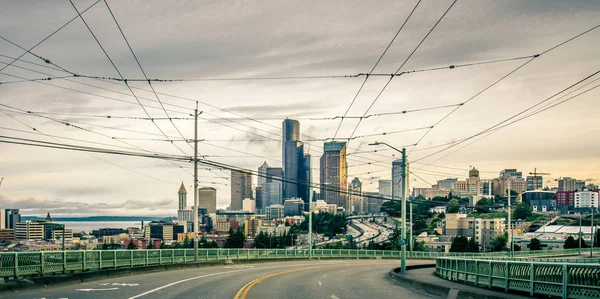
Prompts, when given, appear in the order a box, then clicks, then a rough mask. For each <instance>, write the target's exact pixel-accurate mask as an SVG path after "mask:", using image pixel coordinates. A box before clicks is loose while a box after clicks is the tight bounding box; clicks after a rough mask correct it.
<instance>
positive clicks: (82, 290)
mask: <svg viewBox="0 0 600 299" xmlns="http://www.w3.org/2000/svg"><path fill="white" fill-rule="evenodd" d="M118 289H119V288H108V289H75V290H76V291H81V292H91V291H114V290H118Z"/></svg>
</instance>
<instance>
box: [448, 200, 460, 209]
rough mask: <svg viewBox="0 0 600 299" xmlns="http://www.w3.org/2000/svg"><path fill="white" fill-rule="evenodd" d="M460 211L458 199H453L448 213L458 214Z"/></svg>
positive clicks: (449, 204) (449, 203)
mask: <svg viewBox="0 0 600 299" xmlns="http://www.w3.org/2000/svg"><path fill="white" fill-rule="evenodd" d="M459 210H460V204H459V203H458V199H456V198H453V199H451V200H450V202H448V213H458V212H459Z"/></svg>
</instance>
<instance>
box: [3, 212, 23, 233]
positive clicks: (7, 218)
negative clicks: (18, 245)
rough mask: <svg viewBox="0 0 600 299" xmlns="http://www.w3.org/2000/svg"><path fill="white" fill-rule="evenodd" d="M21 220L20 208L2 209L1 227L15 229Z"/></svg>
mask: <svg viewBox="0 0 600 299" xmlns="http://www.w3.org/2000/svg"><path fill="white" fill-rule="evenodd" d="M19 222H21V214H19V209H0V228H12V229H14V228H15V226H16V224H17V223H19Z"/></svg>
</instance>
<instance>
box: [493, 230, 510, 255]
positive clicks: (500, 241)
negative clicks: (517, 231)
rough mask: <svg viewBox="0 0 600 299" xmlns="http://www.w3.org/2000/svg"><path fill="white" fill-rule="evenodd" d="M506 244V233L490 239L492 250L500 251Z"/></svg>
mask: <svg viewBox="0 0 600 299" xmlns="http://www.w3.org/2000/svg"><path fill="white" fill-rule="evenodd" d="M506 244H508V233H504V234H502V235H499V236H496V237H495V238H494V239H493V240H492V251H502V250H504V248H506Z"/></svg>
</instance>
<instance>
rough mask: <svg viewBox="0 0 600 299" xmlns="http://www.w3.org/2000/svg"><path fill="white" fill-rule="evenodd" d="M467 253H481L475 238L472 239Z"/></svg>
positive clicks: (466, 249) (467, 247) (468, 244)
mask: <svg viewBox="0 0 600 299" xmlns="http://www.w3.org/2000/svg"><path fill="white" fill-rule="evenodd" d="M465 251H466V252H479V243H477V242H475V238H471V239H470V240H469V242H468V243H467V246H466V248H465Z"/></svg>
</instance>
